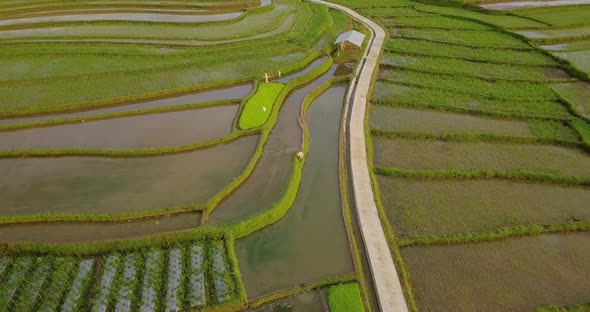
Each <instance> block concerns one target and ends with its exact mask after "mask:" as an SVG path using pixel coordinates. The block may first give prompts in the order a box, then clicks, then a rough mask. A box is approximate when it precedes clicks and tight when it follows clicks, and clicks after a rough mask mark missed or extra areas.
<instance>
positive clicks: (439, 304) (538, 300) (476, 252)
mask: <svg viewBox="0 0 590 312" xmlns="http://www.w3.org/2000/svg"><path fill="white" fill-rule="evenodd" d="M588 250H590V234H589V233H572V234H547V235H540V236H536V237H517V238H511V239H507V240H500V241H496V242H485V243H479V244H464V245H456V246H429V247H407V248H403V249H402V250H401V254H402V257H403V258H404V260H405V262H406V266H407V269H408V270H409V274H410V276H411V283H412V285H413V288H414V295H415V297H416V301H417V304H418V307H419V308H420V311H533V310H534V309H535V308H538V307H540V306H544V305H557V306H561V305H569V304H577V303H582V302H587V301H588V294H589V293H590V283H588V279H587V277H588V276H590V253H588Z"/></svg>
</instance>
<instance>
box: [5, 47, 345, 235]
mask: <svg viewBox="0 0 590 312" xmlns="http://www.w3.org/2000/svg"><path fill="white" fill-rule="evenodd" d="M332 64H333V60H332V59H331V58H330V59H328V61H326V62H324V63H323V64H322V65H320V66H319V67H317V68H315V69H314V70H312V71H310V72H309V73H307V74H306V75H303V76H301V77H298V78H296V79H293V80H292V81H291V82H289V83H288V84H287V85H286V86H285V87H284V88H283V89H282V90H281V93H280V94H279V96H278V97H277V99H276V103H275V105H273V108H272V112H271V114H270V116H269V117H268V120H267V121H266V123H265V125H264V126H263V127H262V128H256V129H253V130H249V131H236V132H233V133H232V134H231V135H230V136H228V137H230V139H236V138H237V137H239V136H242V135H245V134H249V135H252V134H255V133H259V132H262V134H261V135H260V139H259V142H258V145H257V147H256V150H255V152H254V155H253V156H252V158H251V159H250V161H249V163H248V165H247V166H246V168H245V169H244V170H243V171H242V173H241V174H240V175H239V176H238V177H237V178H236V179H235V180H233V181H232V182H231V183H230V184H228V185H226V186H225V187H224V188H223V189H221V190H220V191H219V192H218V193H217V194H215V195H214V196H213V197H212V198H211V199H209V200H208V201H207V202H206V203H197V204H192V205H188V206H180V207H172V208H164V209H156V210H149V211H140V212H133V213H120V214H35V215H21V216H0V224H10V223H31V222H84V221H88V222H111V221H124V220H132V219H140V218H146V217H156V216H162V215H166V214H171V213H182V212H190V211H202V212H203V216H202V223H205V222H206V221H207V218H208V216H209V214H210V213H211V212H212V211H213V210H214V209H215V207H216V206H217V204H218V203H219V202H220V201H221V200H223V198H225V197H226V196H228V195H229V194H230V193H232V192H233V191H234V190H235V189H237V188H238V187H239V186H240V185H241V184H242V183H243V182H244V181H245V180H246V179H247V178H248V177H249V176H250V174H251V173H252V171H253V170H254V168H255V166H256V164H257V163H258V160H259V159H260V157H261V155H262V152H263V149H264V145H265V143H266V140H267V139H268V136H269V135H270V131H271V130H272V128H273V127H274V124H275V123H276V120H277V118H278V113H279V110H280V107H281V105H280V103H282V102H283V101H284V99H285V98H286V96H287V95H288V94H289V93H290V92H291V91H292V90H294V89H295V88H297V87H298V86H300V85H303V84H306V83H308V82H310V81H312V80H313V79H315V78H316V77H318V76H319V75H321V74H323V73H324V72H326V71H327V70H328V69H329V68H330V67H331V66H332ZM232 136H233V137H232ZM228 137H225V138H226V139H227V138H228ZM197 144H203V143H202V142H201V143H197ZM49 156H51V155H49ZM297 185H298V183H297Z"/></svg>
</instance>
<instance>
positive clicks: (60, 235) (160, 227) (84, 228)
mask: <svg viewBox="0 0 590 312" xmlns="http://www.w3.org/2000/svg"><path fill="white" fill-rule="evenodd" d="M200 222H201V213H183V214H176V215H170V216H162V217H158V218H149V219H140V220H130V221H121V222H55V223H53V222H51V223H24V224H10V225H0V241H3V242H17V241H32V242H46V243H74V242H88V241H97V240H107V239H122V238H132V237H140V236H144V235H150V234H156V233H164V232H172V231H179V230H187V229H193V228H197V227H198V226H199V225H200Z"/></svg>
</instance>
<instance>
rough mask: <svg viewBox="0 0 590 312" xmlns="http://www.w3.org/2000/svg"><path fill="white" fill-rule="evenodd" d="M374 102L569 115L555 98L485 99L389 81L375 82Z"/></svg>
mask: <svg viewBox="0 0 590 312" xmlns="http://www.w3.org/2000/svg"><path fill="white" fill-rule="evenodd" d="M373 102H374V103H378V104H389V105H398V106H406V107H421V108H433V109H442V110H448V111H455V112H469V113H474V114H482V115H490V116H502V117H511V116H512V117H521V118H523V117H525V118H526V117H550V118H559V119H568V118H570V117H571V115H570V113H569V112H568V110H567V108H566V107H565V106H563V105H562V104H561V103H559V102H556V101H548V100H539V101H518V100H499V99H486V98H485V97H482V96H480V95H474V94H471V93H464V94H462V93H459V92H456V91H455V92H453V91H448V90H443V89H434V88H423V87H411V86H403V85H400V84H395V83H389V82H377V84H376V87H375V92H374V95H373Z"/></svg>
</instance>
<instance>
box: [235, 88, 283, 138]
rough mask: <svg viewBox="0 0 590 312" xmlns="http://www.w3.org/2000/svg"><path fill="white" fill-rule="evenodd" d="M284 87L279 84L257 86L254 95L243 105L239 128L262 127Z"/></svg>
mask: <svg viewBox="0 0 590 312" xmlns="http://www.w3.org/2000/svg"><path fill="white" fill-rule="evenodd" d="M283 88H284V85H283V84H281V83H264V84H259V85H258V88H257V89H256V93H255V94H254V95H253V96H252V97H250V98H249V99H248V100H247V101H246V103H245V104H244V108H243V110H242V113H241V114H240V121H239V127H240V128H241V129H252V128H255V127H260V126H262V125H263V124H264V123H265V122H266V120H267V119H268V116H269V115H270V113H271V111H272V108H273V105H274V103H275V101H276V99H277V97H278V95H279V93H280V92H281V90H283Z"/></svg>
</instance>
